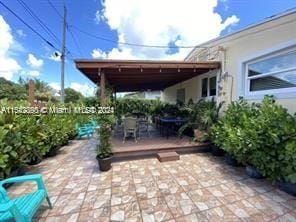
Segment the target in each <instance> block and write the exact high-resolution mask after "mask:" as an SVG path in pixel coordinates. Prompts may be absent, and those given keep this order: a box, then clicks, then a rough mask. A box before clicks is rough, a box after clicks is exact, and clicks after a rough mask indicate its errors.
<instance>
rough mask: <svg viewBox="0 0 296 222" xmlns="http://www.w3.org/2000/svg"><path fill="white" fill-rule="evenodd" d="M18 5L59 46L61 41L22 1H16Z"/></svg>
mask: <svg viewBox="0 0 296 222" xmlns="http://www.w3.org/2000/svg"><path fill="white" fill-rule="evenodd" d="M17 1H18V2H19V4H21V5H22V6H23V8H24V9H25V11H27V13H29V14H30V15H31V16H32V17H33V19H34V20H35V21H36V22H37V23H38V24H39V25H40V26H41V27H42V28H43V29H44V30H45V32H47V34H48V35H50V36H51V37H52V38H53V39H54V40H55V42H56V43H57V44H59V45H60V44H61V41H60V40H59V38H58V37H57V36H56V35H55V34H54V33H53V32H52V31H51V30H50V29H49V28H48V27H47V26H46V25H45V24H44V22H43V21H42V20H41V19H40V18H39V17H38V16H37V15H36V14H35V13H34V12H33V11H32V10H31V9H30V7H29V6H28V5H27V4H26V3H25V2H24V1H23V0H17Z"/></svg>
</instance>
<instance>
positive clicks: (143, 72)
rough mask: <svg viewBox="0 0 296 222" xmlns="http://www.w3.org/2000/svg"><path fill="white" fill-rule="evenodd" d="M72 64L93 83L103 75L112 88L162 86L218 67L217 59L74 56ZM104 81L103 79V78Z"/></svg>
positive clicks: (133, 89)
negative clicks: (189, 60)
mask: <svg viewBox="0 0 296 222" xmlns="http://www.w3.org/2000/svg"><path fill="white" fill-rule="evenodd" d="M75 63H76V67H77V69H79V70H80V71H81V72H82V73H83V74H84V75H85V76H86V77H88V78H89V79H90V80H91V81H92V82H94V83H95V84H99V83H100V81H101V78H102V74H103V75H104V77H103V78H104V79H106V80H107V81H108V82H109V84H110V85H111V86H112V87H113V89H114V90H115V92H133V91H145V90H146V91H147V90H163V89H165V88H167V87H169V86H172V85H174V84H177V83H179V82H183V81H185V80H187V79H190V78H192V77H194V76H197V75H200V74H202V73H206V72H208V71H210V70H213V69H217V68H219V67H220V62H215V61H209V62H187V61H151V60H95V59H90V60H89V59H87V60H86V59H77V60H75ZM104 81H105V80H104Z"/></svg>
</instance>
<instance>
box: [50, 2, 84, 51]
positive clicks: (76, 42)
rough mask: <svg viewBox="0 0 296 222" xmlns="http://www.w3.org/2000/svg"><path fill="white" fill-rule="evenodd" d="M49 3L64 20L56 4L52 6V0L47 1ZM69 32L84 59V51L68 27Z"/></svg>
mask: <svg viewBox="0 0 296 222" xmlns="http://www.w3.org/2000/svg"><path fill="white" fill-rule="evenodd" d="M47 2H48V4H49V5H50V6H51V7H52V9H53V10H54V11H55V12H56V14H57V15H58V16H59V17H60V18H61V19H63V16H62V14H61V13H60V12H59V10H58V9H57V8H56V7H55V6H54V4H52V2H51V1H50V0H47ZM67 30H68V31H69V32H70V35H71V37H72V39H73V42H74V44H75V46H76V47H77V49H78V51H79V53H80V56H82V57H83V54H84V53H83V52H82V50H81V48H80V46H79V44H78V41H77V40H76V38H75V36H74V34H73V32H72V30H71V29H70V28H69V27H68V25H67ZM68 52H69V51H68ZM69 53H70V52H69Z"/></svg>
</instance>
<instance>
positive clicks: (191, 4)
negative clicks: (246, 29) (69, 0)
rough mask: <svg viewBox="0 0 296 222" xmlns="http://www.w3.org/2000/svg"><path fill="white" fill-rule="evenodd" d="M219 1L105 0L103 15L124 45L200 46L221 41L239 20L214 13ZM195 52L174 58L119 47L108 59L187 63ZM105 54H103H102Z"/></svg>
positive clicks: (156, 51)
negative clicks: (168, 60)
mask: <svg viewBox="0 0 296 222" xmlns="http://www.w3.org/2000/svg"><path fill="white" fill-rule="evenodd" d="M217 4H218V0H207V1H204V0H175V1H171V0H162V1H159V0H126V1H118V0H104V1H103V9H102V11H101V12H100V13H99V14H100V15H103V18H104V20H105V21H106V22H107V24H108V25H109V26H110V28H111V29H113V30H115V31H117V33H118V38H119V41H120V42H130V43H137V44H145V45H168V44H170V43H174V44H175V45H176V46H182V45H183V46H184V45H185V46H188V45H190V46H191V45H197V44H200V43H202V42H205V41H207V40H209V39H212V38H215V37H218V36H219V35H220V33H221V31H223V30H224V29H226V28H229V27H230V26H231V25H233V24H236V23H237V22H238V21H239V19H238V18H237V17H236V16H235V15H233V16H231V17H229V18H227V19H226V20H225V21H223V20H222V18H221V16H220V15H219V14H218V13H216V12H214V9H215V7H216V6H217ZM190 50H191V49H181V48H179V50H178V51H177V52H176V53H173V54H170V53H168V50H167V49H159V48H144V47H134V46H128V45H118V46H117V47H116V48H114V49H112V50H111V51H110V52H108V53H107V58H124V59H126V58H138V59H147V58H152V59H183V58H184V57H185V56H186V55H187V54H188V52H189V51H190ZM101 54H102V53H101Z"/></svg>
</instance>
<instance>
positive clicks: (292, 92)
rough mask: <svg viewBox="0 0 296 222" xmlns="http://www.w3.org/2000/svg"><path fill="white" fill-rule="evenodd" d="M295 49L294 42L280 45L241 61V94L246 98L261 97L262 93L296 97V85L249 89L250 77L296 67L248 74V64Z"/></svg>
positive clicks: (281, 71)
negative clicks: (256, 89) (253, 74)
mask: <svg viewBox="0 0 296 222" xmlns="http://www.w3.org/2000/svg"><path fill="white" fill-rule="evenodd" d="M295 51H296V44H292V45H289V46H282V47H279V48H277V49H274V50H270V51H269V52H267V53H262V54H261V55H260V56H254V57H252V58H251V59H248V60H245V61H244V62H242V74H243V76H242V77H243V78H242V80H243V81H242V83H241V85H242V91H241V92H242V94H243V96H244V97H245V98H246V99H262V98H263V97H264V95H274V96H276V97H277V98H294V97H296V87H290V88H282V89H269V90H260V91H250V82H251V80H252V79H257V78H262V77H266V76H271V75H275V74H280V73H283V72H287V71H296V67H292V68H288V69H282V70H279V71H275V72H269V73H264V74H261V75H256V76H250V77H249V76H248V66H249V65H251V64H254V63H257V62H260V61H264V60H266V59H269V58H273V57H277V56H280V55H285V54H288V53H292V52H295Z"/></svg>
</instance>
